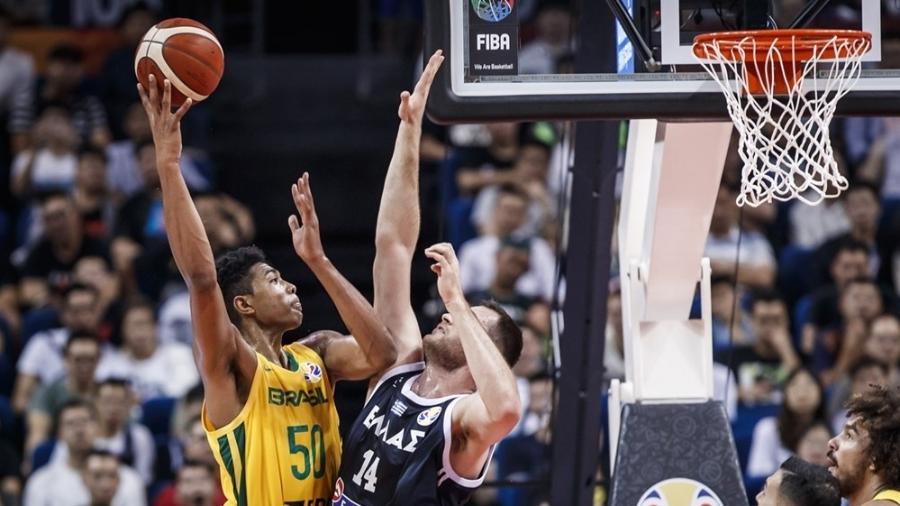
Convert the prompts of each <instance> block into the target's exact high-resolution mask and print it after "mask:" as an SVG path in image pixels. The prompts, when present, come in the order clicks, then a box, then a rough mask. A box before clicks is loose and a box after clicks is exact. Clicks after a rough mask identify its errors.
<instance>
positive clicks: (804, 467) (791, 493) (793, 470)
mask: <svg viewBox="0 0 900 506" xmlns="http://www.w3.org/2000/svg"><path fill="white" fill-rule="evenodd" d="M781 471H782V474H781V487H780V490H779V494H780V495H781V496H783V497H784V498H785V499H787V500H789V501H791V503H793V506H839V505H840V504H841V493H840V489H839V485H838V481H837V478H835V477H834V476H832V475H831V473H829V472H828V470H827V469H825V468H824V467H822V466H817V465H814V464H810V463H809V462H806V461H804V460H803V459H801V458H799V457H790V458H789V459H787V460H785V461H784V462H782V463H781Z"/></svg>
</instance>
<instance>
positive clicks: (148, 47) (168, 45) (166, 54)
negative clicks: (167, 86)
mask: <svg viewBox="0 0 900 506" xmlns="http://www.w3.org/2000/svg"><path fill="white" fill-rule="evenodd" d="M224 70H225V54H224V52H223V51H222V45H221V44H219V41H218V39H216V36H215V34H213V32H212V30H210V29H209V28H207V27H206V26H204V25H203V24H202V23H199V22H197V21H194V20H192V19H187V18H172V19H167V20H165V21H161V22H159V23H157V24H156V25H154V26H153V27H152V28H150V29H149V30H147V33H146V34H144V37H143V39H142V40H141V43H140V45H139V46H138V50H137V53H136V54H135V56H134V73H135V75H136V76H137V79H138V82H140V83H141V85H142V86H143V87H144V88H145V89H149V84H150V82H149V77H150V75H151V74H152V75H153V76H154V78H155V79H156V85H157V87H158V89H159V90H160V91H162V86H163V80H164V79H168V80H169V81H170V82H171V83H172V106H173V107H178V106H180V105H181V104H182V103H184V101H185V100H186V99H187V98H188V97H190V99H191V100H193V101H194V102H200V101H203V100H205V99H206V98H207V97H209V95H211V94H212V92H213V91H215V89H216V87H217V86H218V85H219V81H220V80H221V79H222V72H223V71H224Z"/></svg>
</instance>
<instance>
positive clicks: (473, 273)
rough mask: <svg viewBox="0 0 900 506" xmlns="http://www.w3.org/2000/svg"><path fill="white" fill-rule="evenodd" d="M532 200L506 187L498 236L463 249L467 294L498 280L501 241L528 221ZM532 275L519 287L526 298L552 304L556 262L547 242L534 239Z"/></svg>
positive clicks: (495, 219) (498, 214)
mask: <svg viewBox="0 0 900 506" xmlns="http://www.w3.org/2000/svg"><path fill="white" fill-rule="evenodd" d="M527 209H528V196H527V195H525V194H523V193H522V192H521V191H519V190H517V189H516V188H515V187H512V186H504V187H502V188H501V190H500V194H499V196H498V198H497V206H496V208H495V209H494V216H493V229H492V230H493V231H494V234H491V235H482V236H479V237H477V238H475V239H471V240H469V241H467V242H466V243H465V244H463V245H462V248H461V249H460V255H459V264H460V280H461V282H462V287H463V290H465V291H466V292H474V291H476V290H485V289H487V288H488V286H489V285H490V283H491V281H492V280H493V279H494V277H495V276H496V272H497V251H498V250H499V249H500V242H501V237H507V236H509V235H511V234H512V233H513V232H514V231H515V230H517V229H518V228H519V227H520V226H522V224H523V223H525V220H526V213H527ZM529 257H530V263H529V269H528V272H527V273H525V274H523V275H522V277H521V278H519V281H518V282H517V283H516V289H517V290H518V291H519V292H520V293H522V294H523V295H529V296H532V297H539V298H541V299H543V300H545V301H547V300H552V298H553V297H552V296H553V290H554V280H555V270H556V260H555V256H554V253H553V251H552V250H551V249H550V246H548V245H547V242H546V241H544V240H543V239H541V238H539V237H534V238H532V239H531V247H530V254H529Z"/></svg>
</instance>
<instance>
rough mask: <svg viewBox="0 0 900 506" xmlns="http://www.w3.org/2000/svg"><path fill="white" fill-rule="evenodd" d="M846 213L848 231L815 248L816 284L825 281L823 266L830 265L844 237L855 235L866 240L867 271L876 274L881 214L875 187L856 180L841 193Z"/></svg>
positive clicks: (878, 266)
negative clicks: (867, 252) (867, 254)
mask: <svg viewBox="0 0 900 506" xmlns="http://www.w3.org/2000/svg"><path fill="white" fill-rule="evenodd" d="M842 198H843V199H844V208H845V209H846V210H847V217H848V218H849V219H850V231H849V232H847V233H845V234H842V235H839V236H837V237H834V238H832V239H829V240H828V241H826V242H825V243H824V244H822V246H820V247H819V249H817V250H816V253H815V255H816V260H815V266H814V267H815V268H816V270H817V274H818V276H819V285H822V284H824V283H825V279H827V278H826V270H827V268H828V266H830V265H831V261H832V259H833V258H834V256H835V254H836V252H837V250H838V248H839V247H840V245H841V243H842V242H843V241H846V240H847V239H854V240H856V241H859V242H860V243H862V244H865V245H866V247H867V248H868V250H869V265H868V273H869V275H870V276H872V277H875V276H876V275H877V274H878V271H879V268H880V266H881V260H882V259H881V255H880V253H879V251H878V239H879V238H878V221H879V219H880V218H881V201H880V200H879V197H878V188H877V187H875V186H873V185H871V184H868V183H864V182H861V181H857V182H855V183H854V184H853V185H851V186H850V188H848V189H847V190H846V191H845V192H844V193H843V195H842Z"/></svg>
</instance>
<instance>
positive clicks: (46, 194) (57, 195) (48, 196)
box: [36, 190, 75, 206]
mask: <svg viewBox="0 0 900 506" xmlns="http://www.w3.org/2000/svg"><path fill="white" fill-rule="evenodd" d="M54 199H63V200H65V201H66V202H69V203H70V204H72V205H75V199H74V198H73V197H72V195H71V194H70V193H68V192H64V191H60V190H47V191H43V192H40V193H39V194H38V195H37V196H36V200H37V201H38V202H39V203H40V205H41V206H45V205H47V203H48V202H50V201H51V200H54Z"/></svg>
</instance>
